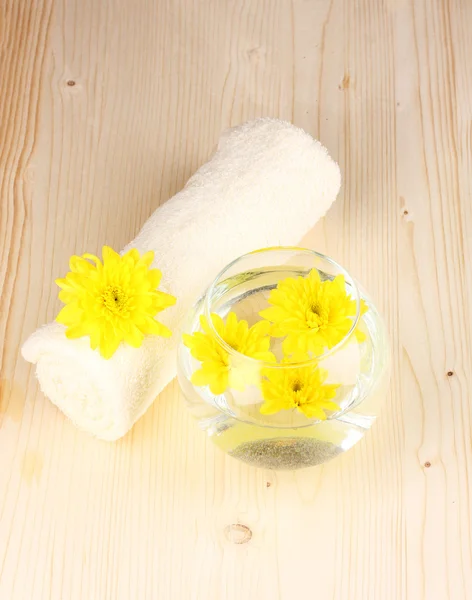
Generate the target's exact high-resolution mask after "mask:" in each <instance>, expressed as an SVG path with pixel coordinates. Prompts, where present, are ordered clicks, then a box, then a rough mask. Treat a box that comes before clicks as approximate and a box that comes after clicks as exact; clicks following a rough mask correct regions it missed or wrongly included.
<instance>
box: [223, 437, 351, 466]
mask: <svg viewBox="0 0 472 600" xmlns="http://www.w3.org/2000/svg"><path fill="white" fill-rule="evenodd" d="M341 452H342V449H341V448H339V447H338V446H335V445H334V444H331V443H329V442H325V441H321V440H316V439H313V438H272V439H268V440H267V439H265V440H256V441H254V442H245V443H244V444H240V445H239V446H238V447H237V448H235V449H234V450H233V451H232V452H230V455H231V456H234V458H239V460H242V461H244V462H246V463H248V464H250V465H252V466H254V467H262V468H265V469H277V470H284V471H294V470H295V469H302V468H303V467H314V466H315V465H320V464H322V463H325V462H326V461H328V460H330V459H331V458H334V457H335V456H337V455H338V454H340V453H341Z"/></svg>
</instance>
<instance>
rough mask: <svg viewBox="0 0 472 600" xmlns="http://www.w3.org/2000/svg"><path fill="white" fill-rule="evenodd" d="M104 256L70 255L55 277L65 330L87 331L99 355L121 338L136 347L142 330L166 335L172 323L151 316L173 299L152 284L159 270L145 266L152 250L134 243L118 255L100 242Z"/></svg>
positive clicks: (71, 334)
mask: <svg viewBox="0 0 472 600" xmlns="http://www.w3.org/2000/svg"><path fill="white" fill-rule="evenodd" d="M102 256H103V263H102V261H101V260H100V259H99V258H98V257H97V256H94V255H93V254H84V255H83V256H82V257H80V256H72V257H71V259H70V263H69V265H70V272H69V273H67V275H66V277H65V278H64V279H57V280H56V283H57V285H58V286H59V287H60V288H62V290H61V292H60V293H59V299H60V300H62V301H63V302H64V303H65V304H66V306H64V308H63V309H62V310H61V312H60V313H59V314H58V316H57V318H56V321H57V322H58V323H62V324H63V325H66V327H67V330H66V336H67V337H68V338H80V337H83V336H90V347H91V348H92V349H93V350H95V349H96V348H99V349H100V354H101V355H102V356H103V358H110V357H111V356H112V355H113V354H114V353H115V352H116V350H117V348H118V346H119V344H120V342H121V341H124V342H126V343H127V344H129V345H130V346H133V347H134V348H138V347H139V346H141V344H142V343H143V339H144V336H145V335H148V334H152V335H160V336H164V337H169V336H170V335H171V331H170V329H168V328H167V327H165V326H164V325H162V324H161V323H159V322H158V321H156V320H155V319H154V316H155V315H156V314H157V313H158V312H160V311H161V310H164V309H165V308H167V307H169V306H172V305H173V304H175V302H176V299H175V298H174V296H171V295H170V294H166V293H164V292H159V291H158V290H157V289H156V288H157V287H158V286H159V283H160V281H161V277H162V273H161V272H160V271H159V270H158V269H150V268H149V267H150V266H151V263H152V261H153V260H154V252H146V254H143V256H140V254H139V252H138V251H137V250H136V249H132V250H129V252H127V253H126V254H125V255H124V256H120V255H119V254H117V253H116V252H115V251H114V250H112V249H111V248H109V247H108V246H104V247H103V250H102ZM89 261H92V262H93V263H94V264H92V263H91V262H89Z"/></svg>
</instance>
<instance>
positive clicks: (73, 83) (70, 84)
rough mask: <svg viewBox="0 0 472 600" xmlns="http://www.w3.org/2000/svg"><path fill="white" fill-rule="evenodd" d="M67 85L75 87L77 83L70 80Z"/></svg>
mask: <svg viewBox="0 0 472 600" xmlns="http://www.w3.org/2000/svg"><path fill="white" fill-rule="evenodd" d="M67 85H68V86H69V87H74V85H75V81H74V80H73V79H69V80H68V81H67Z"/></svg>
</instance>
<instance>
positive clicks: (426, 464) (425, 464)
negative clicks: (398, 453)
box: [424, 460, 431, 469]
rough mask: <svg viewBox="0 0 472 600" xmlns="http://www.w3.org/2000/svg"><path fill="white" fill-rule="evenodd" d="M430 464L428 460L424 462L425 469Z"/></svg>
mask: <svg viewBox="0 0 472 600" xmlns="http://www.w3.org/2000/svg"><path fill="white" fill-rule="evenodd" d="M430 466H431V463H430V462H429V460H428V461H426V462H425V463H424V467H425V469H429V467H430Z"/></svg>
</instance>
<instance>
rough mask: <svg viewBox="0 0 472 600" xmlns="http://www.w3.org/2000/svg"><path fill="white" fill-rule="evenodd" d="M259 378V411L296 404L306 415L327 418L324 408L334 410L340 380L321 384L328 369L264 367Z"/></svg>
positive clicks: (285, 407) (267, 412) (314, 417)
mask: <svg viewBox="0 0 472 600" xmlns="http://www.w3.org/2000/svg"><path fill="white" fill-rule="evenodd" d="M264 375H265V376H266V377H267V379H264V380H263V381H262V395H263V397H264V404H263V405H262V406H261V409H260V410H261V413H262V414H265V415H272V414H274V413H276V412H278V411H279V410H289V409H292V408H296V409H297V410H299V411H300V412H302V413H303V414H304V415H305V416H307V417H308V418H309V419H320V420H325V419H326V413H325V411H326V410H332V411H336V410H339V406H338V405H337V404H336V403H335V402H332V398H334V397H335V396H336V390H337V389H338V387H339V384H324V383H323V382H324V381H325V380H326V377H327V376H328V371H326V370H325V369H321V368H319V367H316V365H315V366H311V365H310V366H308V367H299V368H296V367H294V368H293V369H292V368H289V369H281V368H280V369H270V368H268V369H264Z"/></svg>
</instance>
